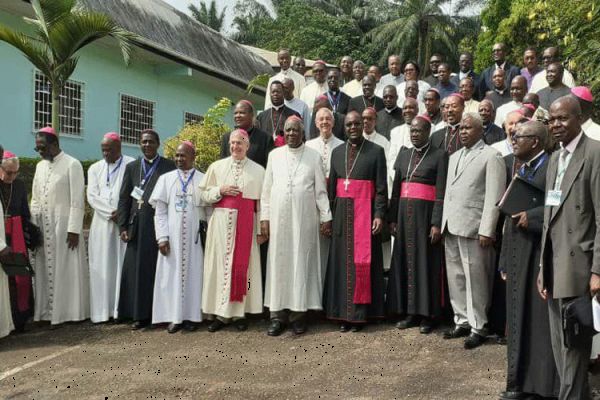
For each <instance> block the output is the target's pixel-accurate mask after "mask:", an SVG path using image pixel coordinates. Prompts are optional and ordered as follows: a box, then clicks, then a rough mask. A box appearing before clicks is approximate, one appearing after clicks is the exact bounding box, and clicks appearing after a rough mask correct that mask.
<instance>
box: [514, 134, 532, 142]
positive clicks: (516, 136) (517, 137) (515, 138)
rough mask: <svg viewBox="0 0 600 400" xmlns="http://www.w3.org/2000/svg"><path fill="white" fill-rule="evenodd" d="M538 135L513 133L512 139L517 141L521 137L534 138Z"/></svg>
mask: <svg viewBox="0 0 600 400" xmlns="http://www.w3.org/2000/svg"><path fill="white" fill-rule="evenodd" d="M534 137H537V136H536V135H513V137H512V138H511V141H513V142H516V141H517V140H519V139H525V138H534Z"/></svg>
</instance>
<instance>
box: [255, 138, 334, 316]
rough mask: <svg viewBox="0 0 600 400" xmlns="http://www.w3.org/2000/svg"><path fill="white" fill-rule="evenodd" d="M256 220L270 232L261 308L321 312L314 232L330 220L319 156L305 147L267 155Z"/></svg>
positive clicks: (317, 242)
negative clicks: (263, 301) (263, 303)
mask: <svg viewBox="0 0 600 400" xmlns="http://www.w3.org/2000/svg"><path fill="white" fill-rule="evenodd" d="M260 215H261V218H260V219H261V221H269V231H270V235H269V255H268V259H267V279H266V288H265V306H266V307H269V310H270V311H271V312H273V311H281V310H290V311H296V312H304V311H307V310H321V309H322V308H323V307H322V303H321V298H322V294H323V274H322V272H321V269H322V266H321V258H320V250H319V247H320V243H319V228H320V224H321V223H324V222H327V221H331V210H330V209H329V199H328V197H327V186H326V183H325V174H324V172H323V167H322V164H321V156H320V155H319V153H317V152H316V151H315V150H313V149H311V148H307V147H306V146H305V145H301V146H300V147H298V148H295V149H292V148H290V147H288V146H283V147H280V148H277V149H275V150H273V151H271V153H269V161H268V163H267V170H266V172H265V180H264V184H263V190H262V197H261V213H260Z"/></svg>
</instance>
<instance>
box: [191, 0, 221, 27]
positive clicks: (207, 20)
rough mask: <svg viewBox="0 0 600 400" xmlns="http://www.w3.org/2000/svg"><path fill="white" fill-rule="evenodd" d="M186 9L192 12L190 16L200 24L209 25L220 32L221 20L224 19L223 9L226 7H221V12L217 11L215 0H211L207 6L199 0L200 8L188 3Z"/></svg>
mask: <svg viewBox="0 0 600 400" xmlns="http://www.w3.org/2000/svg"><path fill="white" fill-rule="evenodd" d="M188 9H189V10H190V12H191V13H192V17H194V18H195V19H196V21H198V22H200V23H201V24H204V25H206V26H209V27H211V28H213V29H214V30H215V31H217V32H221V29H223V21H224V20H225V11H226V10H227V7H223V9H222V10H221V13H219V12H218V11H217V5H216V2H215V0H211V2H210V6H208V7H207V6H206V3H205V2H204V1H202V0H201V1H200V8H198V7H196V6H195V5H193V4H190V5H189V6H188Z"/></svg>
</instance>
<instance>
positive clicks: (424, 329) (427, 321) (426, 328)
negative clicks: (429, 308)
mask: <svg viewBox="0 0 600 400" xmlns="http://www.w3.org/2000/svg"><path fill="white" fill-rule="evenodd" d="M432 331H433V321H432V320H431V318H423V319H422V320H421V325H420V326H419V333H422V334H423V335H428V334H430V333H431V332H432Z"/></svg>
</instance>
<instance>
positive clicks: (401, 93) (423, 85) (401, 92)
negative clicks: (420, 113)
mask: <svg viewBox="0 0 600 400" xmlns="http://www.w3.org/2000/svg"><path fill="white" fill-rule="evenodd" d="M417 85H418V86H419V94H417V100H418V101H419V103H422V102H423V101H424V100H425V93H427V91H428V90H429V89H431V86H430V85H429V83H427V82H425V81H417ZM396 92H398V107H400V108H402V105H403V104H404V100H406V94H405V92H406V82H402V83H400V84H399V85H398V86H396Z"/></svg>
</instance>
